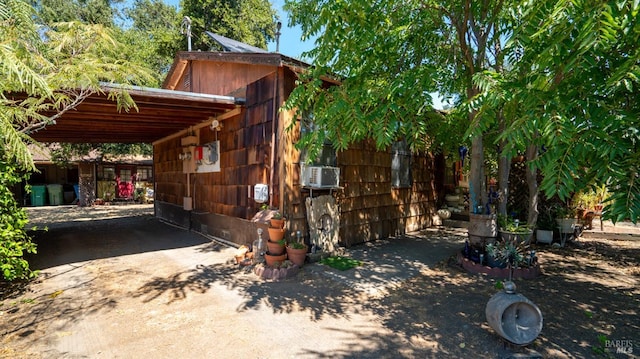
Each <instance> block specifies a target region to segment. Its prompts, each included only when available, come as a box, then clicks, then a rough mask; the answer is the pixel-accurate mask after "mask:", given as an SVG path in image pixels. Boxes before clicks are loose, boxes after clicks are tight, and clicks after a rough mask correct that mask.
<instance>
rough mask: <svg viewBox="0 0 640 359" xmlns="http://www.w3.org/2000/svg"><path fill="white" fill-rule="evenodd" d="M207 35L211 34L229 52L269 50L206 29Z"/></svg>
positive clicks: (263, 51)
mask: <svg viewBox="0 0 640 359" xmlns="http://www.w3.org/2000/svg"><path fill="white" fill-rule="evenodd" d="M205 33H206V34H207V35H209V36H210V37H211V38H212V39H213V40H214V41H215V42H217V43H218V44H220V46H222V48H223V49H224V51H228V52H254V53H255V52H258V53H267V52H268V51H267V50H264V49H261V48H259V47H255V46H251V45H248V44H245V43H244V42H240V41H236V40H233V39H230V38H228V37H224V36H222V35H218V34H214V33H212V32H210V31H205Z"/></svg>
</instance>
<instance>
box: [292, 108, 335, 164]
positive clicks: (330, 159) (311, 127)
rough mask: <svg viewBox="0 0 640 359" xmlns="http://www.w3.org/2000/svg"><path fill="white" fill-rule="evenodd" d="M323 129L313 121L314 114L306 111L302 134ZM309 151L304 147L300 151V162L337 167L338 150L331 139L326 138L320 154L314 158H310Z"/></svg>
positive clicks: (301, 128)
mask: <svg viewBox="0 0 640 359" xmlns="http://www.w3.org/2000/svg"><path fill="white" fill-rule="evenodd" d="M314 131H321V129H319V128H318V127H317V126H316V124H315V123H314V122H313V114H310V113H305V114H304V115H303V116H302V121H301V123H300V134H301V135H303V136H304V135H305V134H307V133H310V132H314ZM308 157H309V155H308V154H307V151H306V150H305V149H303V150H302V151H301V153H300V162H302V163H306V164H309V165H314V166H330V167H335V166H337V164H338V158H337V154H336V150H335V149H334V148H333V145H332V144H331V141H329V140H325V141H324V143H323V144H322V148H321V149H320V152H319V153H318V156H317V157H316V158H313V159H309V158H308Z"/></svg>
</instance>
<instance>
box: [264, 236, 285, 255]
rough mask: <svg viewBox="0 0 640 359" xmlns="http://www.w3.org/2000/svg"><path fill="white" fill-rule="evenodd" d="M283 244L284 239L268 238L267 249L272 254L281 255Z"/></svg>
mask: <svg viewBox="0 0 640 359" xmlns="http://www.w3.org/2000/svg"><path fill="white" fill-rule="evenodd" d="M284 245H285V240H284V239H280V240H278V241H272V240H268V241H267V251H268V252H269V253H271V254H273V255H281V254H282V253H284Z"/></svg>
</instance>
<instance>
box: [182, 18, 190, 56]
mask: <svg viewBox="0 0 640 359" xmlns="http://www.w3.org/2000/svg"><path fill="white" fill-rule="evenodd" d="M181 25H182V26H181V27H180V33H181V34H182V35H187V51H191V19H190V18H189V17H188V16H185V17H183V18H182V23H181Z"/></svg>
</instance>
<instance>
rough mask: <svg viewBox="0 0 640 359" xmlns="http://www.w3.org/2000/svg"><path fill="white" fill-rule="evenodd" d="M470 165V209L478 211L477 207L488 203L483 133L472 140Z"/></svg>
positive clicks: (472, 211)
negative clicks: (485, 183)
mask: <svg viewBox="0 0 640 359" xmlns="http://www.w3.org/2000/svg"><path fill="white" fill-rule="evenodd" d="M470 166H471V169H470V173H469V196H470V200H471V203H470V204H469V205H470V207H469V211H470V212H471V213H476V212H477V210H476V208H478V207H479V206H484V205H485V204H486V203H487V193H486V192H487V191H485V185H484V148H483V144H482V135H476V136H474V137H473V138H472V140H471V164H470ZM483 208H484V207H483ZM481 213H485V211H484V210H483V211H482V212H481Z"/></svg>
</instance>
